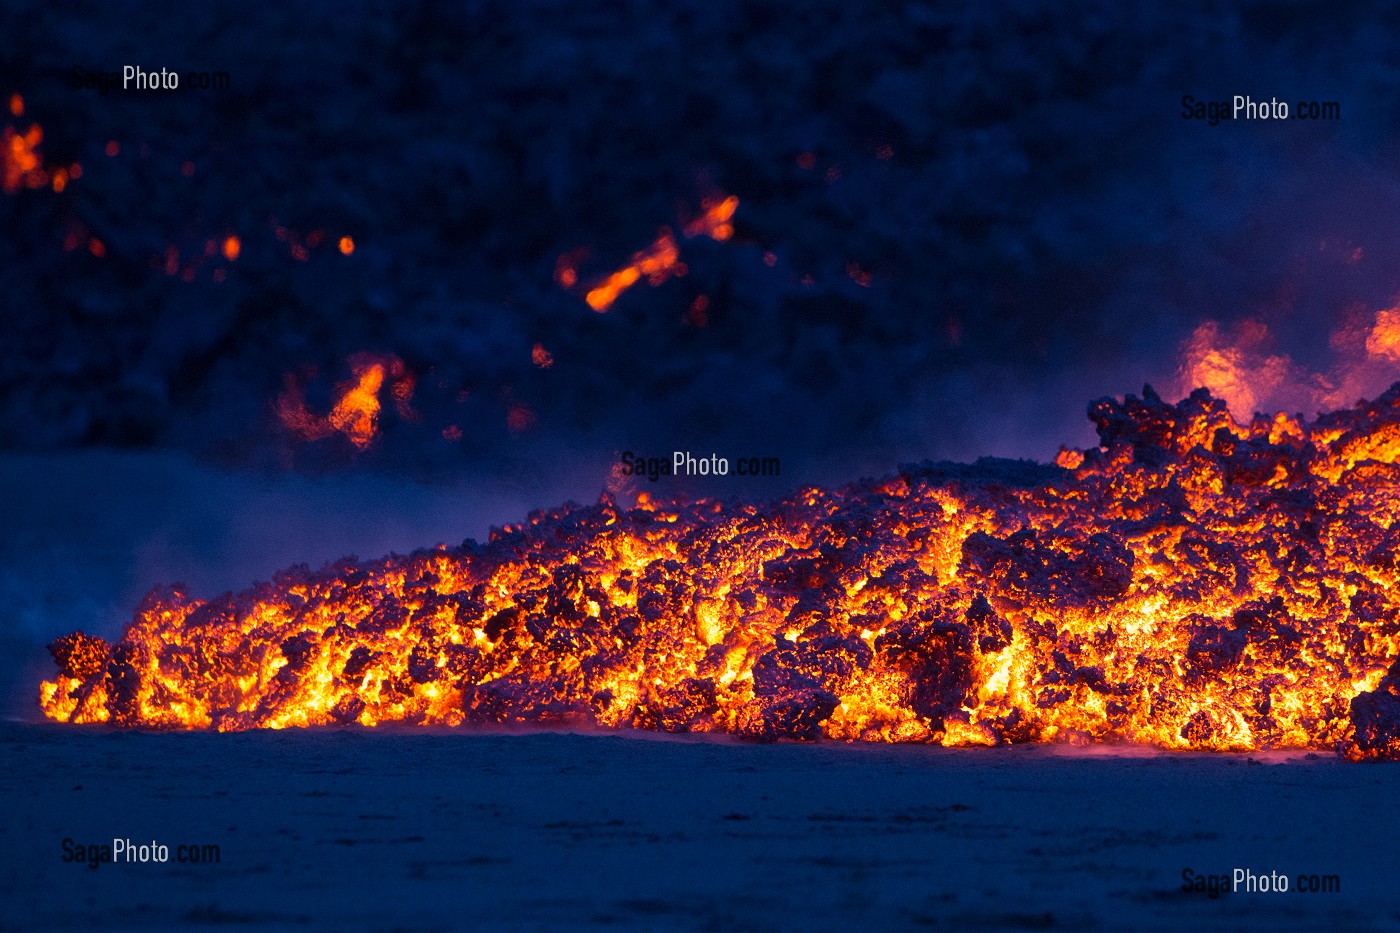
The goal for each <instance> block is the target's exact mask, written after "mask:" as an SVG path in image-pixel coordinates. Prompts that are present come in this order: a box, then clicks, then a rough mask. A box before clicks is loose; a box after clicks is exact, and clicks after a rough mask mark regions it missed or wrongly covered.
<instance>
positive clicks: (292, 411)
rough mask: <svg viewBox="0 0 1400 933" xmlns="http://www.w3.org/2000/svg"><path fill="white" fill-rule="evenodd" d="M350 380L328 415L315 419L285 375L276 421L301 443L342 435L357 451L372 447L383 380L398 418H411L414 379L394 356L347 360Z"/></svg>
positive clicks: (295, 383) (297, 385) (296, 384)
mask: <svg viewBox="0 0 1400 933" xmlns="http://www.w3.org/2000/svg"><path fill="white" fill-rule="evenodd" d="M349 362H350V371H351V373H352V374H353V376H354V379H353V380H352V381H350V382H347V383H344V384H342V385H341V386H340V390H339V391H340V395H339V397H338V398H337V400H336V403H335V405H334V407H332V408H331V410H330V413H329V414H327V415H325V416H324V417H323V416H320V415H317V414H315V413H314V412H312V411H311V410H310V408H309V407H308V406H307V404H306V398H305V394H304V392H303V389H302V386H301V384H300V383H299V382H298V381H297V379H296V378H295V377H294V376H291V375H288V376H287V377H286V380H285V388H284V389H283V391H282V394H281V395H279V396H278V398H277V417H278V420H280V421H281V423H282V425H283V426H284V427H285V428H287V429H288V430H289V431H291V432H292V433H293V434H296V435H297V436H298V437H300V438H302V439H303V440H308V441H315V440H321V439H322V438H326V437H330V436H332V435H334V434H342V435H344V436H345V437H346V438H348V439H349V440H350V442H351V443H352V444H354V445H355V447H357V448H358V449H360V450H364V449H365V448H366V447H369V445H370V444H371V443H373V441H374V438H375V436H376V434H377V433H378V430H379V412H380V402H379V393H380V390H381V389H383V387H384V383H385V381H386V379H387V380H388V381H389V382H390V383H391V387H390V395H391V396H392V397H393V399H394V402H395V406H396V408H397V411H398V414H399V417H401V418H404V419H411V418H413V417H415V414H414V412H413V410H412V408H411V407H410V405H409V401H410V400H411V398H412V396H413V387H414V376H413V374H412V373H410V372H409V371H408V369H407V367H405V366H404V364H403V361H402V360H400V359H399V358H398V357H394V356H379V355H377V354H371V353H360V354H356V355H355V356H353V357H351V358H350V361H349Z"/></svg>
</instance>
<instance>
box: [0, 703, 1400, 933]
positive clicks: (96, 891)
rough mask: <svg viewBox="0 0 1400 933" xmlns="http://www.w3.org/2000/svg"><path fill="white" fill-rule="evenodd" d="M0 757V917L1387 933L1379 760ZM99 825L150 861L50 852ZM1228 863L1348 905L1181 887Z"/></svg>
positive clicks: (199, 752)
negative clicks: (213, 855) (1308, 878)
mask: <svg viewBox="0 0 1400 933" xmlns="http://www.w3.org/2000/svg"><path fill="white" fill-rule="evenodd" d="M0 750H2V751H0V756H3V757H0V762H3V765H2V766H0V799H4V800H5V801H7V802H8V806H7V807H6V810H7V814H6V819H5V820H4V821H2V822H0V902H3V903H4V904H5V910H4V912H3V915H0V925H2V926H4V927H5V928H15V929H31V928H32V929H84V930H92V929H111V928H141V929H161V928H166V927H172V926H181V925H195V926H199V927H207V928H218V929H240V928H248V929H281V928H289V929H304V930H320V929H374V930H441V929H531V930H533V929H543V930H554V929H579V928H588V929H683V930H689V929H694V930H747V929H792V930H828V929H829V930H838V929H851V928H858V927H867V928H868V929H872V930H874V929H979V930H994V929H1013V930H1014V929H1022V930H1024V929H1066V930H1078V929H1093V928H1098V929H1144V928H1148V929H1152V928H1159V929H1197V930H1206V929H1242V928H1259V929H1277V928H1305V929H1322V928H1330V929H1337V930H1342V929H1345V930H1365V929H1400V905H1397V900H1396V898H1395V894H1394V891H1395V888H1394V877H1395V871H1396V867H1397V862H1398V861H1400V860H1398V859H1397V856H1396V855H1395V848H1394V840H1395V838H1396V836H1397V830H1400V802H1397V797H1396V793H1395V788H1396V783H1397V777H1400V771H1397V770H1396V769H1394V768H1389V767H1383V766H1355V765H1347V764H1344V763H1341V762H1338V761H1335V760H1332V759H1330V758H1321V759H1308V758H1305V757H1302V756H1265V757H1262V758H1248V757H1245V756H1211V755H1157V754H1152V753H1148V752H1140V753H1135V754H1136V755H1137V757H1134V756H1129V755H1122V754H1104V753H1097V754H1086V753H1082V752H1078V751H1076V752H1069V751H1065V750H1057V749H1053V748H1017V749H992V750H957V751H949V750H942V749H929V748H868V747H861V748H852V747H844V746H832V745H817V746H807V745H787V744H784V745H769V746H755V745H737V744H730V743H716V742H696V741H677V740H651V739H643V738H634V737H617V736H592V735H573V734H557V733H554V734H538V733H537V734H521V735H472V734H454V733H449V732H440V731H439V732H402V731H377V732H376V731H361V730H346V731H333V730H331V731H328V730H322V731H310V732H307V731H289V732H277V733H247V734H238V735H211V734H180V735H159V734H133V733H114V732H109V731H106V730H103V729H79V728H66V727H58V726H44V725H33V724H20V723H6V724H3V725H0ZM114 837H120V838H129V839H131V840H132V842H133V843H140V842H142V841H146V842H149V841H151V840H153V839H154V840H156V841H159V842H161V843H164V844H166V845H167V846H169V849H170V862H169V863H167V864H160V865H157V864H117V865H113V864H103V865H101V866H100V867H98V868H96V869H91V868H88V867H86V866H83V865H76V864H68V863H65V862H64V861H63V851H64V850H63V840H64V839H65V838H71V839H73V840H74V841H75V842H77V843H92V842H103V841H109V840H111V839H113V838H114ZM181 843H196V844H199V845H204V844H208V843H213V844H216V845H218V846H219V862H218V863H217V864H201V865H189V864H178V863H177V861H176V851H177V850H176V847H177V846H178V845H179V844H181ZM1235 867H1242V868H1250V869H1252V870H1253V871H1254V872H1255V873H1256V874H1261V873H1268V872H1270V871H1279V872H1282V873H1287V874H1288V875H1289V876H1290V877H1291V878H1296V876H1297V875H1298V874H1299V873H1300V872H1303V873H1309V874H1311V873H1319V874H1322V873H1327V874H1336V875H1338V876H1339V877H1340V882H1341V892H1340V893H1337V894H1301V893H1293V892H1290V893H1288V894H1277V895H1266V894H1234V895H1229V894H1227V895H1225V896H1222V897H1219V898H1216V899H1212V898H1210V897H1209V896H1207V895H1204V894H1186V893H1183V891H1182V890H1181V886H1182V870H1183V869H1184V868H1192V869H1194V870H1195V871H1197V872H1200V873H1228V872H1230V871H1231V870H1232V869H1233V868H1235ZM1294 886H1295V887H1296V881H1295V882H1294Z"/></svg>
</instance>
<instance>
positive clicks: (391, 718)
mask: <svg viewBox="0 0 1400 933" xmlns="http://www.w3.org/2000/svg"><path fill="white" fill-rule="evenodd" d="M1089 415H1090V418H1091V419H1092V420H1093V422H1094V423H1095V424H1096V425H1097V427H1098V434H1099V446H1098V447H1096V448H1091V449H1088V450H1084V451H1074V450H1063V451H1061V452H1060V454H1059V456H1058V457H1057V459H1056V462H1055V464H1054V465H1040V464H1032V463H1027V462H1011V461H999V460H982V461H979V462H978V463H975V464H969V465H950V464H925V465H922V466H911V467H906V468H903V469H902V470H901V471H900V472H898V473H897V474H896V475H893V476H890V477H888V478H885V479H880V480H862V481H860V482H857V483H854V484H851V485H849V486H846V487H845V488H839V489H819V488H806V489H802V490H800V491H798V492H797V493H795V494H794V495H791V496H789V497H788V498H785V499H782V500H780V501H775V502H770V503H761V504H758V503H734V504H725V503H722V502H719V501H714V500H704V499H702V500H698V501H691V502H658V501H652V500H650V499H648V498H647V497H645V496H643V497H642V498H641V499H640V500H639V501H638V502H637V504H636V505H635V507H633V508H630V509H624V508H620V507H618V506H617V505H616V503H615V502H614V501H613V500H612V499H611V498H610V497H608V496H606V495H605V496H604V497H603V498H602V499H601V501H599V502H598V503H597V504H595V505H591V506H578V505H574V504H569V505H565V506H562V507H560V508H557V509H553V510H548V511H542V512H537V513H534V514H532V515H530V516H529V517H528V518H527V519H526V521H524V522H523V523H521V524H518V525H509V526H506V527H505V528H502V529H498V530H494V531H493V532H492V534H491V536H490V539H489V540H488V541H487V542H486V543H484V544H479V543H476V542H474V541H467V542H465V543H464V544H462V545H461V546H460V547H455V548H449V547H445V546H440V547H438V548H436V549H433V550H424V551H419V552H416V553H414V554H411V555H409V556H406V557H404V556H398V555H394V556H390V557H387V558H384V559H381V560H376V561H355V560H346V561H342V562H340V563H337V564H334V565H329V566H327V567H325V568H323V569H321V570H319V571H311V570H309V569H308V568H307V567H305V566H301V567H295V568H292V569H290V570H287V571H285V572H282V573H280V574H278V575H277V576H276V577H274V579H273V580H272V582H270V583H266V584H260V585H258V586H255V587H254V588H252V589H250V590H248V591H246V592H243V593H239V594H237V595H233V594H230V595H225V596H222V597H219V598H217V599H212V600H208V601H205V600H200V599H195V598H192V597H190V596H189V595H187V594H185V593H183V592H181V591H180V590H178V589H167V590H158V591H156V592H153V593H152V594H151V595H150V596H149V597H148V598H147V600H146V601H145V602H144V604H143V605H142V606H141V607H140V608H139V609H138V610H137V612H136V615H135V618H134V619H133V621H132V622H131V623H130V625H129V626H128V627H127V629H126V631H125V633H124V634H123V636H122V637H121V640H120V641H119V642H117V643H116V644H115V645H109V644H107V643H106V642H105V641H103V640H101V639H97V638H93V637H91V636H87V635H84V634H82V633H75V634H72V635H68V636H66V637H64V638H61V639H59V640H58V641H57V642H55V643H54V644H53V645H52V646H51V651H52V653H53V655H54V658H55V659H56V661H57V663H58V667H59V674H58V676H57V677H56V678H55V679H54V680H53V681H49V682H45V683H44V684H43V685H42V687H41V696H40V702H41V705H42V707H43V710H44V712H45V713H46V714H47V715H48V716H49V717H51V718H53V719H57V720H62V721H68V722H107V723H111V724H113V725H116V726H124V727H141V728H176V729H187V728H193V729H203V728H212V729H217V730H238V729H250V728H262V727H266V728H280V727H287V726H309V725H318V724H334V723H360V724H363V725H374V724H377V723H385V722H404V723H423V724H430V723H431V724H446V725H458V724H463V723H489V724H503V723H505V724H546V725H551V726H560V725H569V726H593V727H603V728H609V729H626V728H630V729H646V730H662V731H667V732H722V733H730V734H734V735H739V736H747V737H751V738H756V739H770V740H771V739H779V738H794V739H814V738H818V737H827V738H831V739H840V740H859V741H891V742H928V743H941V744H944V745H973V744H981V745H994V744H1001V743H1018V742H1048V741H1056V742H1069V743H1090V742H1125V743H1144V744H1151V745H1155V746H1159V747H1163V748H1174V749H1219V750H1246V749H1270V748H1296V749H1329V750H1330V749H1335V750H1337V751H1338V752H1339V753H1341V754H1342V755H1344V756H1346V757H1349V758H1353V759H1386V758H1394V757H1397V756H1400V663H1397V662H1396V660H1395V659H1396V658H1397V654H1400V652H1397V648H1398V647H1400V616H1397V606H1400V523H1397V518H1400V514H1397V513H1400V496H1397V495H1396V493H1397V491H1400V462H1397V461H1400V383H1397V384H1396V385H1395V386H1393V387H1392V388H1391V389H1390V390H1389V391H1388V392H1386V393H1385V394H1384V395H1382V396H1381V397H1379V398H1378V399H1376V400H1375V401H1373V402H1362V403H1358V405H1357V406H1356V407H1355V408H1352V409H1350V410H1343V411H1337V412H1333V413H1329V414H1324V415H1321V416H1319V417H1318V418H1317V420H1315V421H1311V422H1306V421H1303V420H1302V419H1300V418H1295V417H1289V416H1285V415H1277V416H1272V417H1270V416H1263V415H1260V416H1256V417H1255V419H1254V421H1253V422H1252V423H1251V424H1249V425H1248V426H1242V425H1239V424H1237V423H1236V422H1235V421H1234V420H1233V419H1232V418H1231V416H1230V414H1229V411H1228V410H1227V408H1226V407H1225V405H1224V403H1223V402H1221V401H1220V400H1218V399H1215V398H1212V397H1211V396H1210V394H1209V393H1208V392H1207V391H1205V390H1197V391H1196V392H1194V393H1192V394H1191V395H1190V396H1189V397H1188V398H1186V399H1184V400H1182V401H1181V402H1180V403H1179V404H1175V405H1173V404H1169V403H1167V402H1165V401H1163V400H1162V399H1161V398H1159V397H1158V396H1157V395H1156V393H1154V392H1153V391H1152V390H1151V388H1150V387H1149V388H1146V389H1144V390H1143V397H1142V398H1138V397H1136V396H1131V395H1130V396H1128V397H1127V398H1126V399H1125V400H1124V401H1122V402H1119V401H1116V400H1113V399H1103V400H1100V401H1098V402H1095V403H1093V404H1092V405H1091V406H1090V409H1089Z"/></svg>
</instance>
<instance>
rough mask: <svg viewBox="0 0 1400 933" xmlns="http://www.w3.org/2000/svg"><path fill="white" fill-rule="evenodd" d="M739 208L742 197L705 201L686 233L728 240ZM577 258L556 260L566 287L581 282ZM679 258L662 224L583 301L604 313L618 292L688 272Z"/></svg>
mask: <svg viewBox="0 0 1400 933" xmlns="http://www.w3.org/2000/svg"><path fill="white" fill-rule="evenodd" d="M738 208H739V199H738V197H736V196H735V195H729V196H728V197H725V198H722V199H720V200H717V201H706V202H705V205H704V211H703V213H702V214H701V215H700V216H699V217H697V218H696V219H695V220H693V221H691V222H690V223H688V224H686V226H685V230H684V233H685V236H686V237H687V238H693V237H697V236H708V237H710V238H711V239H713V240H717V241H720V242H723V241H725V240H727V239H729V238H730V237H732V236H733V235H734V225H733V224H732V223H731V222H730V221H731V219H732V218H733V217H734V212H735V211H736V210H738ZM578 259H579V255H578V251H575V253H571V254H565V255H564V256H560V257H559V259H558V260H557V261H556V262H555V267H554V280H555V281H556V282H558V283H559V284H560V285H562V286H564V287H565V288H568V287H571V286H572V285H573V283H574V282H576V281H578V273H577V270H576V264H577V262H578ZM680 260H681V252H680V247H679V246H678V245H677V243H676V238H675V235H674V234H672V233H671V230H670V229H669V228H667V227H663V228H661V232H660V233H659V234H657V237H656V240H655V242H653V243H652V244H651V246H649V247H647V248H646V249H644V250H642V251H641V252H639V253H635V254H633V256H632V261H631V262H630V263H628V264H627V265H626V266H623V267H622V268H621V269H619V270H617V271H616V272H614V273H613V274H612V275H610V276H608V277H607V278H606V279H604V280H603V281H602V282H601V283H599V284H598V285H596V286H594V287H593V288H591V289H590V290H589V291H588V294H587V295H586V296H584V300H585V301H587V302H588V306H589V307H590V308H592V309H593V310H594V311H597V312H598V313H599V314H601V313H603V312H604V311H607V310H608V309H609V308H611V307H612V306H613V303H614V302H615V301H617V299H618V296H619V295H621V294H622V293H623V292H625V291H627V289H629V288H631V287H632V286H633V285H636V284H637V283H638V282H640V281H641V280H642V279H646V280H647V283H648V284H650V285H660V284H661V283H662V282H665V281H666V280H667V279H668V278H670V277H671V276H673V275H685V273H686V268H685V263H683V262H681V261H680Z"/></svg>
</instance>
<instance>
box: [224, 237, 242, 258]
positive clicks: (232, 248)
mask: <svg viewBox="0 0 1400 933" xmlns="http://www.w3.org/2000/svg"><path fill="white" fill-rule="evenodd" d="M242 251H243V244H242V243H241V242H240V241H239V239H238V237H236V236H230V237H226V238H225V239H224V258H225V259H227V260H228V261H229V262H233V261H234V260H236V259H237V258H238V255H239V253H241V252H242Z"/></svg>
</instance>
